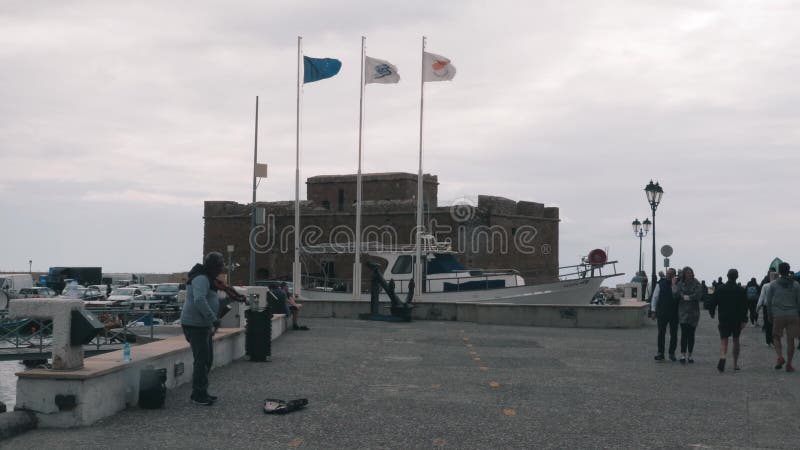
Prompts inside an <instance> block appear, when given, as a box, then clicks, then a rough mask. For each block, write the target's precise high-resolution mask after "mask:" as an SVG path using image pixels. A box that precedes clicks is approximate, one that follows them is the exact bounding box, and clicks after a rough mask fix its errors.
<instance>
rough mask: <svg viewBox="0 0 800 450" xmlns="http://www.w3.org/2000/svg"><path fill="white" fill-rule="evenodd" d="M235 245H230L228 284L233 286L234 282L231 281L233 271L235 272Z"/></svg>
mask: <svg viewBox="0 0 800 450" xmlns="http://www.w3.org/2000/svg"><path fill="white" fill-rule="evenodd" d="M233 249H234V246H233V244H228V284H229V285H231V286H233V282H232V281H231V271H232V270H233V264H232V259H233Z"/></svg>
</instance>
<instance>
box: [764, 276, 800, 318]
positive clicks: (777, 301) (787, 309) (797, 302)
mask: <svg viewBox="0 0 800 450" xmlns="http://www.w3.org/2000/svg"><path fill="white" fill-rule="evenodd" d="M766 304H767V308H768V311H769V313H770V314H771V315H772V316H775V317H783V316H797V314H798V311H800V284H798V283H797V281H794V280H793V279H792V278H789V277H780V278H778V279H777V280H775V281H773V282H772V283H770V284H769V290H768V292H767V300H766Z"/></svg>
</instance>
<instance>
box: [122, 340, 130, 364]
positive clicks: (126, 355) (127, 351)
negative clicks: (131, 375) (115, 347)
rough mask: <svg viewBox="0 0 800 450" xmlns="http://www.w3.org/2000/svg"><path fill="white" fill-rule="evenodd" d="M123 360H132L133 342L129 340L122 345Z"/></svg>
mask: <svg viewBox="0 0 800 450" xmlns="http://www.w3.org/2000/svg"><path fill="white" fill-rule="evenodd" d="M122 361H123V362H131V344H129V343H127V342H126V343H125V345H123V346H122Z"/></svg>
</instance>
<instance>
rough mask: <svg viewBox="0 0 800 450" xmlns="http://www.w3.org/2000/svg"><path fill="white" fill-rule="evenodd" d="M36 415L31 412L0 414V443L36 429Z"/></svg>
mask: <svg viewBox="0 0 800 450" xmlns="http://www.w3.org/2000/svg"><path fill="white" fill-rule="evenodd" d="M37 423H38V421H37V420H36V415H35V414H34V413H32V412H30V411H14V412H7V413H2V414H0V441H2V440H3V439H8V438H11V437H14V436H16V435H18V434H22V433H24V432H26V431H28V430H33V429H34V428H36V425H37Z"/></svg>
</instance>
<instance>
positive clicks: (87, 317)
mask: <svg viewBox="0 0 800 450" xmlns="http://www.w3.org/2000/svg"><path fill="white" fill-rule="evenodd" d="M103 329H104V327H103V323H102V322H100V321H99V320H98V319H97V317H95V315H94V314H92V313H90V312H89V311H87V310H85V309H73V310H72V325H70V330H69V340H70V343H71V344H72V345H86V344H88V343H90V342H92V339H94V337H95V336H97V335H98V334H99V333H100V332H101V331H103Z"/></svg>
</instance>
